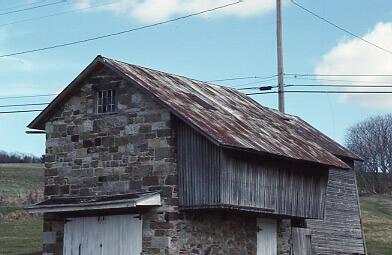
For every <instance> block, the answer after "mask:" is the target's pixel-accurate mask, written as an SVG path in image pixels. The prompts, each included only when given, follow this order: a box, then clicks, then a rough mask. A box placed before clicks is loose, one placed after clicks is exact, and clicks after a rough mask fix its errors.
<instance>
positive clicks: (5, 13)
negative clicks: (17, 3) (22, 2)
mask: <svg viewBox="0 0 392 255" xmlns="http://www.w3.org/2000/svg"><path fill="white" fill-rule="evenodd" d="M65 2H67V1H66V0H60V1H57V2H53V3H47V4H41V5H37V6H32V7H28V8H23V9H18V10H13V11H7V12H1V13H0V16H4V15H8V14H12V13H17V12H23V11H28V10H33V9H38V8H43V7H47V6H51V5H57V4H62V3H65Z"/></svg>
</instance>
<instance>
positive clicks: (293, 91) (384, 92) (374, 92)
mask: <svg viewBox="0 0 392 255" xmlns="http://www.w3.org/2000/svg"><path fill="white" fill-rule="evenodd" d="M277 93H279V92H278V91H267V92H255V93H247V94H246V95H248V96H253V95H264V94H277ZM285 93H311V94H314V93H319V94H392V91H337V90H287V91H285Z"/></svg>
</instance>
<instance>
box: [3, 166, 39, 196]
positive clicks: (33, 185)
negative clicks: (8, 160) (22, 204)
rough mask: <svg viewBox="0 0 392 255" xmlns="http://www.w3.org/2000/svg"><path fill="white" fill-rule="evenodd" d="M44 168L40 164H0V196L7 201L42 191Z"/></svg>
mask: <svg viewBox="0 0 392 255" xmlns="http://www.w3.org/2000/svg"><path fill="white" fill-rule="evenodd" d="M43 183H44V167H43V165H41V164H0V195H1V196H3V197H6V199H7V200H12V199H18V197H19V196H22V197H23V196H26V194H28V192H29V191H35V190H42V189H43Z"/></svg>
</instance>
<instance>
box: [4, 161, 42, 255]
mask: <svg viewBox="0 0 392 255" xmlns="http://www.w3.org/2000/svg"><path fill="white" fill-rule="evenodd" d="M43 185H44V167H43V165H41V164H0V196H2V197H3V199H4V201H5V202H6V203H5V204H4V203H3V204H2V205H1V206H0V214H2V215H8V216H10V214H11V213H15V212H17V211H18V210H20V209H21V208H22V207H23V205H22V204H21V201H24V200H25V198H26V195H27V194H28V193H29V192H30V191H36V190H41V191H42V189H43ZM10 201H11V202H10ZM9 218H12V217H7V220H6V219H5V218H0V255H21V254H26V255H27V254H28V255H32V254H40V253H39V251H41V250H42V244H41V237H42V217H40V216H36V217H25V218H24V219H19V220H15V219H9ZM37 252H38V253H37Z"/></svg>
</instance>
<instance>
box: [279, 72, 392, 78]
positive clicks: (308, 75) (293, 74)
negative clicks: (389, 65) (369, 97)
mask: <svg viewBox="0 0 392 255" xmlns="http://www.w3.org/2000/svg"><path fill="white" fill-rule="evenodd" d="M285 75H286V76H297V77H314V76H319V77H392V74H310V73H302V74H301V73H286V74H285Z"/></svg>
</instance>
